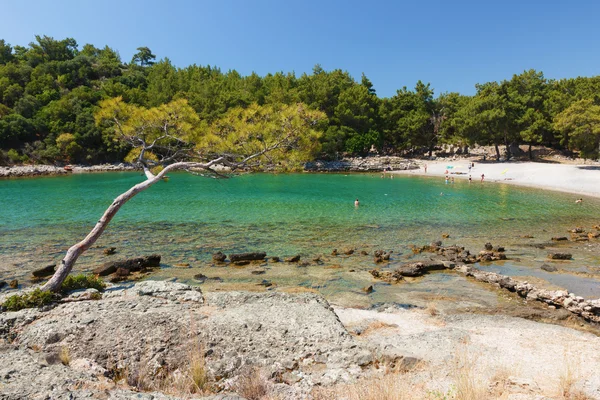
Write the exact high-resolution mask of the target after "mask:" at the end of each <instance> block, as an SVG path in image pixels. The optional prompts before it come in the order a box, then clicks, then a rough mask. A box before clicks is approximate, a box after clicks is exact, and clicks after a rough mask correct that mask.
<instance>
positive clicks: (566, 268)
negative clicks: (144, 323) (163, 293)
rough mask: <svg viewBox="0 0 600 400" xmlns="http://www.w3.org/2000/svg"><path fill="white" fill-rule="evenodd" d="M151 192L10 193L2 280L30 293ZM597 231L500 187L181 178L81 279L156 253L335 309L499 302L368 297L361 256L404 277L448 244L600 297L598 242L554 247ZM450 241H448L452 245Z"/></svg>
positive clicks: (577, 211)
mask: <svg viewBox="0 0 600 400" xmlns="http://www.w3.org/2000/svg"><path fill="white" fill-rule="evenodd" d="M141 179H143V178H142V177H141V176H140V174H139V173H125V172H121V173H102V174H74V175H70V176H63V177H50V178H48V177H46V178H27V179H14V180H4V181H0V205H1V207H0V280H9V279H15V278H17V279H20V280H24V279H26V277H27V276H28V275H29V274H30V272H31V270H33V269H35V268H38V267H40V266H44V265H47V264H50V263H58V262H59V261H60V259H61V258H62V256H63V255H64V252H65V251H66V249H67V248H68V247H69V246H70V245H72V244H74V243H76V242H77V241H78V240H81V239H82V238H83V237H84V236H85V235H86V234H87V233H88V232H89V230H90V229H91V228H92V227H93V225H94V223H95V222H96V221H97V219H98V218H99V217H100V216H101V215H102V213H103V212H104V210H105V209H106V207H108V205H110V203H111V202H112V200H113V199H114V198H115V197H116V196H117V195H118V194H120V193H122V192H123V191H125V190H127V189H128V188H129V187H131V186H132V185H134V184H135V183H137V182H140V181H141ZM356 198H358V199H359V201H360V205H359V206H358V207H355V206H354V200H355V199H356ZM599 223H600V200H599V199H594V198H586V199H585V201H584V202H583V203H582V204H575V203H574V198H573V196H570V195H568V194H564V193H556V192H549V191H543V190H536V189H529V188H522V187H514V186H509V185H505V184H494V183H490V182H486V183H483V184H481V183H479V182H474V183H472V184H468V183H467V182H463V181H457V182H456V183H455V184H445V183H444V181H440V180H439V179H436V178H426V177H415V176H396V177H394V178H393V179H389V178H386V179H381V178H380V175H378V174H349V175H345V174H282V175H269V174H253V175H241V176H236V177H234V178H231V179H211V178H202V177H198V176H194V175H189V174H185V173H176V174H172V175H171V177H170V180H169V181H168V182H159V183H158V184H156V185H155V186H153V187H152V188H150V189H149V190H147V191H145V192H143V193H141V194H139V195H138V196H136V197H135V198H134V199H132V200H131V201H130V202H129V203H127V204H126V205H125V206H124V207H123V208H122V209H121V211H120V212H119V213H118V214H117V216H116V217H115V219H114V220H113V221H112V222H111V224H110V226H109V227H108V229H107V230H106V232H105V234H104V235H103V236H102V237H101V238H100V240H99V241H98V242H97V243H96V245H95V246H94V247H93V248H92V249H90V250H89V251H88V252H87V253H86V254H85V255H84V256H82V257H81V258H80V260H79V262H78V264H77V267H76V268H77V269H78V270H83V271H87V270H90V269H92V268H94V267H95V266H97V265H98V264H100V263H103V262H105V261H107V260H112V259H119V258H124V257H134V256H140V255H145V254H151V253H158V254H161V255H162V264H163V268H162V269H161V270H160V271H158V272H156V273H155V274H154V277H155V278H157V279H165V278H177V279H178V280H180V281H186V282H191V283H193V282H194V279H193V276H194V275H196V274H198V273H203V274H205V275H207V276H209V277H217V276H218V277H220V278H222V280H223V281H222V282H220V281H215V280H209V281H207V282H206V283H205V284H204V286H205V287H207V288H208V289H210V290H228V289H236V288H243V289H247V288H248V287H256V288H257V289H261V290H262V289H263V287H262V286H256V285H257V284H259V283H261V282H262V280H263V279H266V280H269V281H270V282H271V283H273V284H275V287H276V289H275V290H283V289H286V290H316V291H319V292H321V293H323V294H324V295H325V296H326V297H328V298H329V299H331V300H333V301H336V302H341V303H343V304H352V305H361V306H365V305H371V304H376V303H380V302H398V303H403V302H404V300H406V299H412V297H411V296H413V295H414V296H415V297H419V296H420V298H423V297H427V296H429V297H431V296H435V295H437V296H442V297H452V296H457V297H470V298H477V299H478V301H479V302H480V303H481V302H484V303H485V302H488V301H489V302H492V303H493V302H494V301H496V300H494V297H493V296H491V297H490V296H489V295H488V294H486V293H485V290H484V289H482V288H481V287H480V286H479V285H475V284H473V283H472V282H470V281H468V280H466V279H464V278H461V277H458V276H456V275H453V274H452V273H435V274H430V275H428V276H425V277H423V278H420V279H417V280H415V281H414V282H409V283H406V284H403V285H394V286H389V285H384V284H381V283H377V284H376V285H375V292H374V293H372V294H370V295H366V294H364V293H363V292H362V291H361V288H362V287H364V286H367V285H369V284H372V283H373V281H372V280H371V277H370V275H369V274H368V270H369V269H372V268H374V267H375V266H376V265H375V264H374V262H373V259H372V256H361V255H360V254H359V252H360V251H361V250H365V251H367V252H369V254H372V252H373V251H374V250H376V249H383V250H393V251H394V253H393V257H392V262H391V263H390V265H389V267H393V266H394V265H397V264H398V263H400V262H404V261H407V260H410V259H413V258H414V255H413V253H412V251H411V250H410V245H412V244H416V245H423V244H428V243H430V242H431V241H434V240H443V242H444V245H450V244H458V245H461V246H465V247H466V248H467V249H469V250H471V252H478V251H479V250H481V249H482V248H483V245H484V243H486V242H488V241H489V242H491V243H492V244H494V245H502V246H505V247H506V248H507V255H508V256H509V258H511V260H509V261H506V262H502V263H492V264H489V265H480V266H479V267H480V268H482V269H489V270H493V271H497V272H502V273H504V274H508V275H514V276H527V277H531V279H535V280H543V281H544V282H547V284H548V285H549V286H555V287H564V288H567V289H568V290H570V291H573V292H575V293H577V294H579V295H582V296H585V297H600V285H599V282H600V281H598V277H599V276H600V273H599V271H598V267H599V266H600V256H599V253H598V243H597V241H595V240H592V241H590V242H577V243H573V242H569V244H556V243H552V242H551V241H550V238H551V237H553V236H569V233H568V232H567V230H568V229H571V228H573V227H575V226H582V227H584V228H585V229H586V230H590V229H591V227H592V226H593V225H597V224H599ZM442 234H448V235H449V238H447V239H442ZM523 236H531V237H523ZM112 246H114V247H116V248H117V254H115V255H113V256H105V255H104V254H103V252H102V250H103V249H104V248H106V247H112ZM541 247H544V248H541ZM565 247H568V251H569V252H571V253H573V261H568V262H561V263H556V262H554V263H552V262H550V261H549V260H547V258H546V257H547V254H548V252H551V251H560V250H561V249H564V248H565ZM349 248H353V249H356V252H355V253H354V254H353V255H351V256H337V257H334V256H331V252H332V250H333V249H338V250H339V251H342V250H344V249H349ZM216 251H223V252H224V253H226V254H231V253H237V252H246V251H265V252H266V253H267V255H268V256H280V257H287V256H292V255H295V254H300V255H301V256H302V258H303V260H306V261H310V260H312V259H313V258H314V257H316V256H318V255H322V262H321V263H319V264H317V263H314V262H311V263H310V265H308V266H305V267H298V266H296V265H293V264H286V263H272V262H269V263H266V264H265V265H263V267H264V268H266V273H264V274H261V275H254V274H252V273H251V271H252V270H253V269H256V266H246V267H243V268H233V267H219V266H215V265H213V263H212V261H211V255H212V253H214V252H216ZM543 263H551V264H553V265H555V266H557V268H559V272H557V273H547V272H545V271H542V270H540V266H541V265H542V264H543ZM178 264H179V266H178ZM187 265H189V266H187ZM411 301H412V300H411Z"/></svg>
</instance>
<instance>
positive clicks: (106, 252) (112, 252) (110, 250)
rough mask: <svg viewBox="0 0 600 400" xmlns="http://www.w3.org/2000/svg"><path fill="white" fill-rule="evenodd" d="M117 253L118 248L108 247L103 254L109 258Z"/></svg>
mask: <svg viewBox="0 0 600 400" xmlns="http://www.w3.org/2000/svg"><path fill="white" fill-rule="evenodd" d="M116 252H117V248H116V247H108V248H106V249H104V251H103V253H104V254H105V255H107V256H110V255H113V254H115V253H116Z"/></svg>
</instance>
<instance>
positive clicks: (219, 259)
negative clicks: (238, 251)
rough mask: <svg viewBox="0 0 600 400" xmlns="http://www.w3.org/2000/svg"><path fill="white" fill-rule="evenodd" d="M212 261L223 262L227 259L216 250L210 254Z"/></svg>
mask: <svg viewBox="0 0 600 400" xmlns="http://www.w3.org/2000/svg"><path fill="white" fill-rule="evenodd" d="M212 259H213V261H216V262H224V261H225V260H226V259H227V256H226V255H225V254H223V253H222V252H220V251H217V252H216V253H214V254H213V255H212Z"/></svg>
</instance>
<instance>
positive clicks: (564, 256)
mask: <svg viewBox="0 0 600 400" xmlns="http://www.w3.org/2000/svg"><path fill="white" fill-rule="evenodd" d="M572 257H573V255H572V254H571V253H549V254H548V258H550V259H552V260H570V259H571V258H572Z"/></svg>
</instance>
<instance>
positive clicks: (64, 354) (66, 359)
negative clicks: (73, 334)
mask: <svg viewBox="0 0 600 400" xmlns="http://www.w3.org/2000/svg"><path fill="white" fill-rule="evenodd" d="M58 357H59V358H60V362H61V363H62V364H63V365H69V364H71V352H70V351H69V348H68V347H62V348H61V349H60V353H59V354H58Z"/></svg>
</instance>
